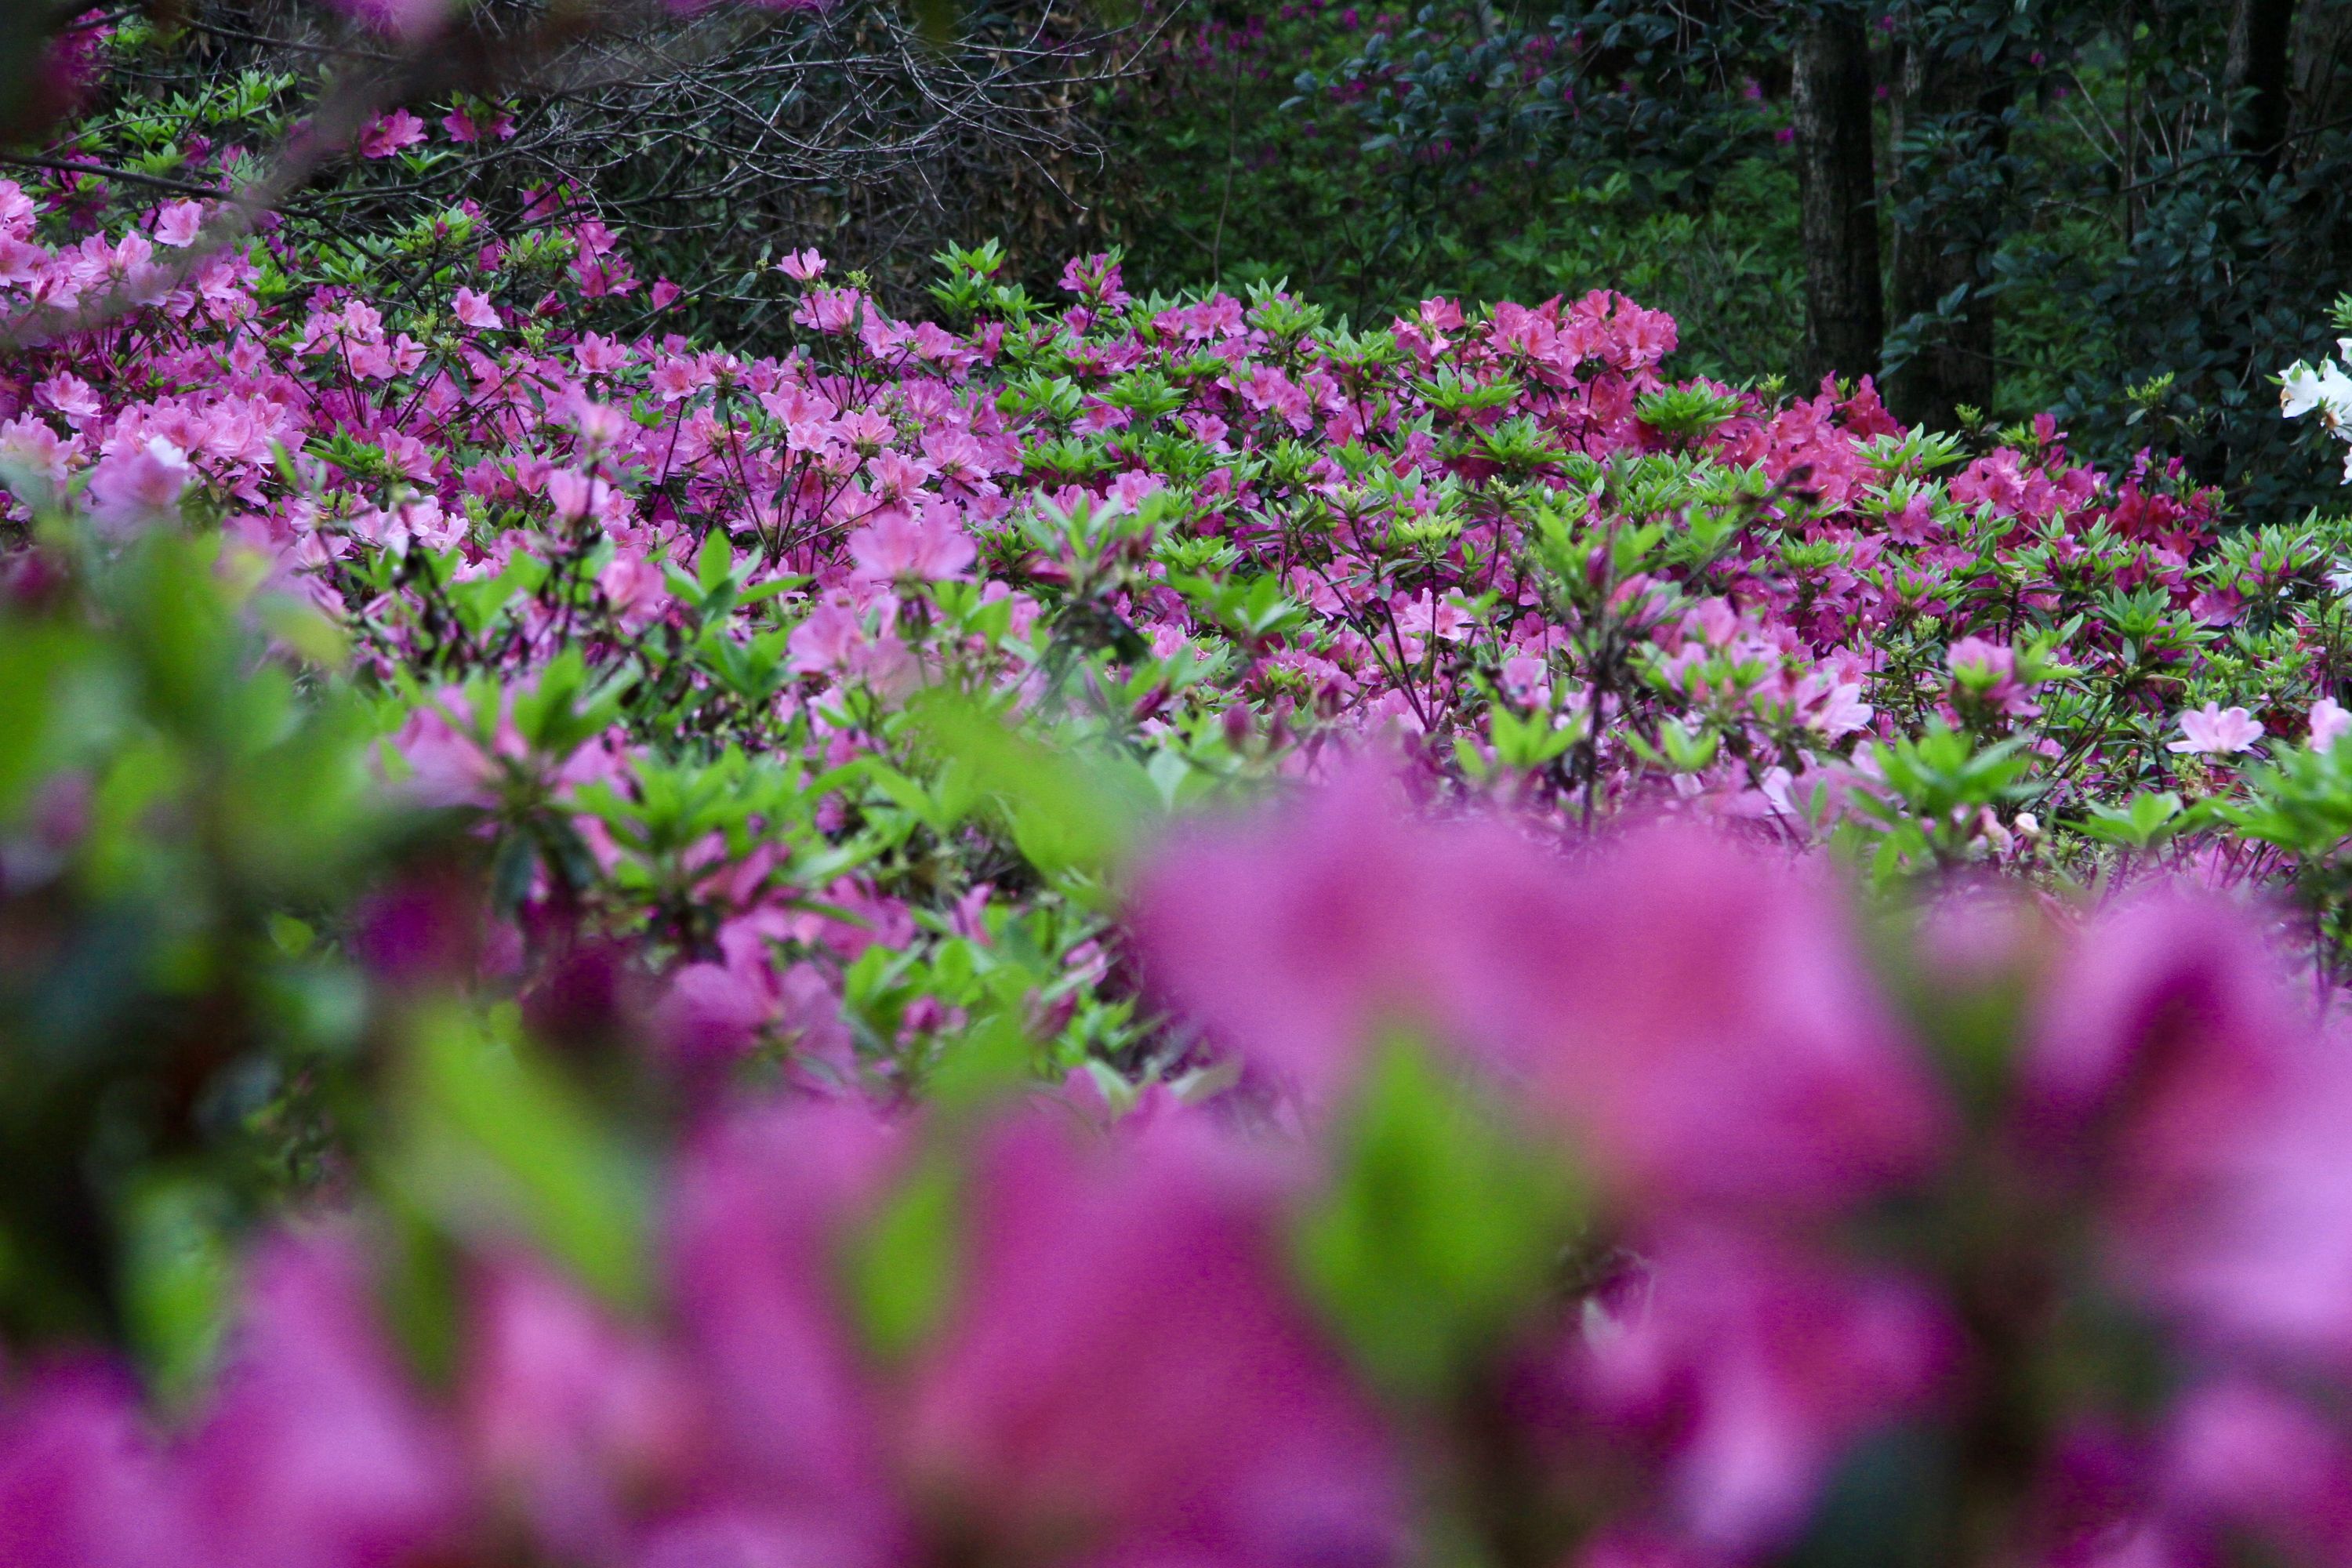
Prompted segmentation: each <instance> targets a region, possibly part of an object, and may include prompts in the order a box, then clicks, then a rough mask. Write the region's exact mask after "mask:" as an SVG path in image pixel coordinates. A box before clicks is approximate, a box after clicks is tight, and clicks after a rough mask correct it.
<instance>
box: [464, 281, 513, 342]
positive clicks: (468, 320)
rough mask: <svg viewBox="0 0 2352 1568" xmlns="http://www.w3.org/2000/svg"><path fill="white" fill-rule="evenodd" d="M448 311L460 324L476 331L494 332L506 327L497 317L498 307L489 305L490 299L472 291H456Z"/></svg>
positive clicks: (485, 295) (476, 291)
mask: <svg viewBox="0 0 2352 1568" xmlns="http://www.w3.org/2000/svg"><path fill="white" fill-rule="evenodd" d="M450 310H451V313H453V314H454V315H456V317H457V320H458V321H459V323H460V324H462V325H465V326H468V327H472V328H473V329H475V330H476V331H485V332H488V331H497V330H498V329H499V328H501V327H503V326H505V325H506V322H505V321H503V320H501V319H500V318H499V309H498V307H497V306H496V305H493V304H491V303H490V297H489V296H488V295H487V294H484V293H480V292H478V290H475V289H458V290H457V296H456V298H455V299H453V300H451V301H450Z"/></svg>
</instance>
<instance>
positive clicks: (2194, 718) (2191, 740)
mask: <svg viewBox="0 0 2352 1568" xmlns="http://www.w3.org/2000/svg"><path fill="white" fill-rule="evenodd" d="M2180 734H2181V738H2180V739H2179V740H2178V741H2172V742H2168V743H2167V744H2166V746H2165V750H2166V751H2168V752H2198V753H2200V754H2201V755H2205V756H2216V757H2220V756H2228V755H2230V754H2231V753H2232V752H2244V751H2251V750H2252V748H2253V744H2254V742H2256V741H2259V740H2261V739H2262V738H2263V726H2262V721H2260V720H2258V719H2256V718H2255V717H2254V716H2253V715H2252V714H2251V713H2248V712H2247V711H2246V710H2244V709H2242V708H2224V707H2222V706H2221V704H2220V703H2218V702H2208V703H2207V704H2205V706H2204V707H2202V708H2194V709H2191V710H2189V711H2188V712H2185V713H2183V714H2181V716H2180Z"/></svg>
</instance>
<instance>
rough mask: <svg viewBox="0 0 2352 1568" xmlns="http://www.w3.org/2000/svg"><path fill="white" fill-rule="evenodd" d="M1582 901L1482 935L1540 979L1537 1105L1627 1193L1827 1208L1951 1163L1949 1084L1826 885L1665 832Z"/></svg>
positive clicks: (1672, 1203) (1642, 841) (1588, 881)
mask: <svg viewBox="0 0 2352 1568" xmlns="http://www.w3.org/2000/svg"><path fill="white" fill-rule="evenodd" d="M1569 898H1570V902H1569V904H1568V905H1567V906H1566V908H1565V909H1564V910H1563V913H1564V915H1565V918H1563V919H1559V920H1558V921H1555V922H1553V923H1551V924H1549V925H1543V924H1538V923H1536V922H1535V921H1530V920H1527V919H1525V918H1521V919H1519V920H1517V921H1515V922H1514V923H1513V924H1509V925H1504V926H1502V927H1501V929H1500V930H1497V931H1496V933H1495V934H1494V936H1492V937H1490V939H1489V940H1490V941H1493V942H1496V946H1497V949H1498V951H1499V952H1504V953H1510V954H1513V955H1514V956H1515V957H1516V961H1517V964H1519V965H1524V966H1526V967H1527V968H1528V971H1529V974H1528V979H1527V980H1526V981H1525V982H1524V983H1523V984H1524V986H1525V988H1526V990H1527V993H1528V994H1527V999H1526V1000H1525V1001H1524V1002H1523V1003H1520V1004H1519V1005H1520V1006H1521V1007H1523V1008H1524V1009H1525V1011H1526V1013H1527V1014H1528V1016H1529V1017H1530V1023H1531V1029H1539V1030H1540V1037H1539V1045H1538V1048H1537V1051H1536V1054H1535V1055H1534V1056H1533V1057H1532V1058H1531V1059H1529V1061H1528V1063H1527V1070H1528V1075H1529V1077H1530V1078H1531V1079H1532V1080H1533V1085H1532V1087H1533V1091H1534V1094H1535V1096H1536V1098H1537V1100H1538V1101H1539V1102H1540V1103H1542V1104H1544V1105H1546V1106H1548V1107H1549V1108H1550V1110H1552V1111H1553V1113H1554V1114H1556V1115H1558V1116H1559V1118H1561V1120H1562V1121H1563V1123H1564V1125H1565V1126H1566V1127H1567V1128H1568V1129H1569V1130H1570V1131H1571V1132H1572V1133H1573V1134H1574V1136H1575V1138H1576V1140H1577V1147H1578V1150H1579V1152H1580V1154H1581V1155H1582V1156H1583V1157H1584V1158H1587V1159H1590V1160H1591V1162H1592V1163H1594V1165H1595V1166H1596V1167H1597V1168H1598V1170H1600V1171H1601V1173H1605V1174H1606V1175H1608V1176H1609V1177H1611V1178H1612V1181H1613V1183H1614V1184H1616V1185H1617V1186H1618V1187H1619V1188H1620V1190H1621V1191H1622V1192H1623V1193H1624V1194H1628V1195H1629V1196H1630V1197H1631V1198H1633V1200H1634V1201H1636V1202H1638V1203H1639V1204H1641V1205H1645V1206H1660V1205H1664V1206H1666V1207H1673V1208H1680V1207H1683V1206H1685V1205H1696V1206H1702V1207H1715V1206H1718V1205H1721V1206H1726V1207H1729V1208H1734V1209H1740V1210H1748V1209H1754V1208H1757V1207H1759V1206H1760V1207H1767V1208H1775V1207H1782V1206H1794V1207H1799V1208H1815V1207H1823V1206H1832V1205H1841V1204H1844V1203H1847V1202H1850V1201H1852V1200H1853V1199H1856V1198H1859V1197H1861V1196H1864V1195H1865V1194H1871V1193H1874V1192H1876V1191H1879V1190H1882V1189H1884V1188H1885V1187H1886V1186H1888V1185H1889V1184H1896V1183H1900V1182H1902V1181H1905V1180H1907V1179H1909V1178H1911V1177H1914V1176H1916V1175H1918V1174H1920V1173H1923V1172H1924V1171H1926V1170H1927V1169H1928V1168H1929V1167H1931V1166H1932V1165H1933V1164H1934V1163H1935V1162H1936V1160H1937V1158H1938V1157H1939V1155H1940V1153H1941V1152H1942V1149H1943V1146H1944V1144H1945V1142H1946V1139H1947V1137H1948V1132H1949V1131H1950V1128H1949V1111H1948V1107H1947V1106H1946V1105H1945V1103H1944V1101H1943V1099H1942V1097H1941V1094H1940V1090H1939V1087H1938V1085H1937V1082H1936V1081H1935V1079H1933V1078H1932V1076H1931V1075H1930V1074H1929V1073H1928V1072H1927V1068H1926V1065H1925V1063H1924V1062H1923V1061H1922V1060H1921V1059H1920V1058H1919V1057H1918V1056H1917V1055H1916V1050H1915V1047H1913V1046H1912V1044H1911V1042H1910V1041H1909V1040H1907V1039H1906V1037H1904V1035H1903V1034H1902V1032H1901V1031H1900V1029H1899V1028H1898V1026H1896V1023H1895V1017H1894V1016H1893V1014H1892V1012H1891V1011H1890V1010H1889V1008H1888V1006H1887V1005H1886V1003H1885V1000H1884V999H1883V998H1882V997H1881V995H1880V994H1879V993H1878V990H1877V987H1876V986H1875V984H1874V982H1873V980H1872V976H1871V973H1870V971H1869V969H1868V967H1867V966H1866V965H1865V964H1864V962H1863V959H1862V956H1861V953H1860V952H1859V950H1858V948H1857V945H1856V942H1855V939H1854V934H1853V931H1852V929H1851V924H1850V921H1849V920H1848V917H1847V914H1846V911H1845V910H1844V909H1843V906H1842V904H1841V902H1840V900H1838V899H1837V897H1836V896H1835V895H1834V893H1833V892H1832V889H1829V888H1828V887H1826V886H1824V885H1823V884H1822V882H1821V881H1820V880H1819V879H1818V878H1817V877H1808V876H1802V875H1799V874H1797V873H1794V872H1790V871H1789V870H1785V869H1780V868H1773V867H1770V866H1769V865H1766V864H1765V863H1763V862H1761V861H1759V860H1757V859H1753V858H1749V857H1748V856H1746V855H1744V854H1742V853H1740V852H1739V851H1738V850H1736V849H1734V848H1732V847H1730V846H1729V845H1727V844H1726V843H1724V842H1722V841H1719V840H1713V839H1708V838H1706V837H1700V836H1698V835H1696V834H1693V833H1689V832H1687V831H1685V832H1675V833H1665V832H1660V833H1653V834H1648V835H1641V836H1637V837H1633V838H1632V839H1630V840H1628V841H1626V842H1625V843H1623V844H1622V845H1620V846H1617V847H1612V849H1611V850H1610V851H1609V852H1608V853H1606V854H1604V855H1603V856H1601V858H1599V859H1598V860H1597V861H1596V862H1595V863H1594V864H1593V865H1592V866H1591V868H1590V869H1589V870H1587V871H1585V872H1584V873H1583V874H1582V875H1580V877H1578V878H1577V879H1576V880H1575V882H1574V884H1573V886H1572V889H1571V890H1570V895H1569ZM1495 967H1502V965H1490V972H1491V970H1492V968H1495ZM1487 994H1488V995H1489V996H1500V995H1502V994H1507V989H1506V987H1504V986H1503V985H1500V984H1490V985H1489V987H1488V989H1487ZM1536 1020H1540V1023H1538V1022H1536Z"/></svg>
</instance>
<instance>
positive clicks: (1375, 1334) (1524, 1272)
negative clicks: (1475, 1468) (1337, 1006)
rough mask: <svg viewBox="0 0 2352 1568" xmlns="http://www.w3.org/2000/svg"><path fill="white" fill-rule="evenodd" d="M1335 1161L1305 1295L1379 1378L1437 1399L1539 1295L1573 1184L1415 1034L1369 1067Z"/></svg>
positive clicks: (1306, 1257) (1570, 1228)
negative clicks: (1479, 1099) (1438, 1060)
mask: <svg viewBox="0 0 2352 1568" xmlns="http://www.w3.org/2000/svg"><path fill="white" fill-rule="evenodd" d="M1338 1160H1339V1165H1338V1170H1337V1173H1336V1175H1335V1177H1334V1180H1333V1184H1332V1186H1331V1189H1330V1191H1329V1193H1328V1195H1327V1196H1326V1198H1325V1199H1324V1201H1323V1202H1322V1204H1321V1205H1319V1206H1318V1208H1317V1209H1316V1210H1315V1211H1314V1212H1313V1213H1312V1214H1311V1215H1309V1216H1308V1217H1307V1220H1306V1221H1305V1222H1304V1224H1303V1226H1301V1229H1300V1231H1299V1234H1298V1237H1297V1258H1298V1264H1299V1268H1300V1269H1301V1271H1302V1273H1303V1274H1304V1276H1305V1279H1306V1282H1307V1289H1308V1292H1309V1294H1310V1295H1311V1296H1312V1297H1313V1299H1314V1300H1316V1301H1317V1302H1318V1303H1319V1304H1320V1306H1321V1307H1322V1309H1323V1310H1324V1311H1325V1313H1326V1314H1327V1315H1328V1317H1329V1318H1330V1319H1331V1321H1333V1322H1335V1323H1336V1324H1338V1325H1339V1329H1340V1330H1341V1331H1342V1332H1343V1333H1344V1334H1345V1335H1346V1337H1347V1340H1348V1342H1349V1343H1350V1344H1351V1345H1352V1346H1353V1347H1354V1349H1355V1351H1356V1352H1357V1353H1358V1355H1359V1356H1360V1357H1361V1359H1362V1360H1363V1362H1364V1363H1365V1364H1366V1365H1367V1366H1368V1367H1369V1368H1370V1370H1371V1371H1372V1372H1373V1373H1374V1374H1375V1375H1376V1376H1377V1377H1379V1378H1380V1379H1381V1381H1382V1382H1383V1383H1385V1384H1389V1385H1390V1386H1391V1387H1392V1388H1395V1389H1397V1390H1399V1391H1400V1392H1402V1393H1405V1394H1412V1395H1418V1396H1423V1397H1429V1396H1433V1395H1435V1394H1439V1393H1441V1392H1442V1391H1443V1390H1444V1388H1445V1386H1446V1385H1447V1384H1448V1383H1449V1382H1450V1381H1451V1380H1452V1379H1454V1378H1455V1377H1457V1376H1459V1375H1460V1374H1461V1373H1464V1372H1465V1371H1466V1370H1467V1369H1468V1368H1469V1367H1471V1366H1473V1365H1475V1363H1476V1362H1477V1361H1478V1360H1479V1359H1480V1358H1481V1357H1482V1356H1484V1355H1486V1354H1487V1353H1488V1352H1491V1351H1492V1350H1493V1349H1494V1348H1495V1346H1496V1343H1497V1342H1498V1341H1499V1340H1500V1338H1501V1337H1502V1336H1503V1335H1504V1334H1505V1333H1506V1332H1507V1331H1508V1330H1509V1329H1510V1327H1511V1325H1512V1324H1513V1323H1514V1322H1515V1321H1517V1319H1518V1317H1519V1316H1520V1314H1521V1313H1522V1312H1523V1311H1525V1310H1527V1309H1528V1308H1529V1307H1531V1306H1532V1305H1534V1304H1535V1303H1536V1302H1537V1301H1538V1300H1540V1299H1541V1298H1542V1296H1543V1294H1544V1291H1545V1289H1546V1286H1547V1283H1548V1281H1549V1279H1550V1278H1551V1275H1552V1271H1553V1269H1554V1268H1555V1266H1556V1265H1557V1263H1558V1262H1559V1258H1560V1257H1561V1256H1562V1253H1563V1250H1564V1248H1565V1247H1566V1246H1567V1244H1568V1243H1569V1241H1570V1239H1572V1237H1573V1235H1574V1232H1575V1229H1576V1224H1577V1221H1578V1218H1579V1215H1580V1202H1579V1199H1578V1194H1577V1191H1576V1187H1575V1184H1574V1183H1573V1181H1572V1180H1571V1177H1570V1173H1569V1171H1568V1170H1567V1169H1566V1168H1565V1166H1564V1165H1563V1164H1562V1163H1560V1162H1559V1160H1558V1159H1557V1158H1556V1157H1554V1156H1552V1155H1550V1154H1549V1153H1547V1152H1542V1151H1539V1150H1538V1149H1536V1148H1535V1147H1533V1146H1531V1145H1530V1144H1529V1143H1528V1142H1524V1141H1523V1140H1522V1139H1520V1138H1519V1137H1518V1136H1517V1134H1516V1132H1515V1131H1514V1130H1512V1129H1510V1128H1509V1127H1507V1126H1506V1125H1505V1124H1504V1123H1503V1122H1502V1121H1500V1120H1499V1119H1498V1117H1497V1114H1496V1109H1495V1108H1493V1107H1490V1106H1487V1105H1484V1104H1481V1103H1478V1102H1477V1101H1476V1100H1474V1099H1473V1098H1472V1097H1471V1094H1470V1092H1469V1091H1468V1089H1466V1087H1465V1085H1463V1084H1462V1083H1461V1082H1459V1081H1458V1080H1457V1079H1454V1077H1453V1076H1452V1075H1450V1074H1448V1073H1447V1072H1445V1071H1444V1069H1443V1068H1440V1067H1439V1066H1438V1065H1437V1064H1436V1063H1434V1062H1433V1060H1432V1059H1431V1058H1430V1056H1429V1054H1428V1052H1427V1051H1425V1050H1424V1049H1423V1048H1422V1047H1419V1046H1418V1045H1417V1044H1416V1043H1414V1042H1412V1041H1411V1040H1407V1039H1396V1040H1392V1041H1391V1042H1390V1044H1389V1045H1388V1046H1387V1047H1385V1048H1384V1049H1383V1050H1381V1052H1380V1053H1379V1055H1378V1056H1377V1057H1376V1058H1374V1059H1373V1061H1372V1063H1371V1064H1370V1068H1369V1070H1368V1072H1367V1075H1366V1078H1365V1080H1364V1082H1363V1084H1362V1086H1361V1088H1360V1090H1359V1093H1358V1098H1357V1100H1356V1103H1355V1106H1354V1109H1353V1113H1352V1115H1351V1116H1350V1117H1349V1120H1348V1121H1347V1122H1346V1123H1345V1125H1344V1127H1343V1128H1342V1130H1341V1133H1340V1138H1339V1154H1338Z"/></svg>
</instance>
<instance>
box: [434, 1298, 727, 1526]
mask: <svg viewBox="0 0 2352 1568" xmlns="http://www.w3.org/2000/svg"><path fill="white" fill-rule="evenodd" d="M473 1298H474V1300H473V1313H472V1324H471V1327H472V1330H473V1332H472V1335H471V1344H470V1346H469V1354H468V1356H467V1363H466V1368H465V1373H466V1375H465V1381H464V1384H463V1390H462V1393H463V1405H462V1419H463V1424H464V1427H465V1445H466V1446H465V1452H466V1455H467V1459H468V1460H469V1462H470V1463H471V1464H473V1465H474V1466H476V1467H478V1473H479V1475H480V1477H481V1478H482V1479H485V1480H487V1481H488V1482H489V1484H490V1485H491V1486H492V1487H494V1488H495V1489H497V1490H498V1491H499V1492H500V1493H501V1494H503V1495H507V1496H511V1497H516V1498H518V1499H519V1500H520V1504H521V1510H522V1512H523V1513H524V1514H525V1515H526V1517H528V1519H529V1520H530V1522H531V1524H532V1525H533V1526H534V1527H535V1530H536V1532H537V1535H538V1539H539V1540H540V1541H541V1542H542V1543H544V1544H545V1545H546V1546H548V1547H550V1548H551V1549H552V1550H553V1551H554V1552H555V1553H556V1554H558V1555H561V1556H563V1557H567V1558H570V1559H572V1560H574V1561H579V1562H593V1561H610V1560H612V1559H614V1558H615V1557H617V1556H618V1555H620V1552H619V1548H620V1547H621V1546H622V1544H623V1543H624V1542H625V1540H626V1538H627V1535H628V1532H629V1521H628V1520H627V1517H626V1513H625V1508H626V1504H627V1501H628V1499H627V1497H626V1492H627V1491H628V1490H629V1489H632V1488H634V1487H635V1486H642V1485H645V1484H647V1483H655V1484H660V1483H667V1484H670V1485H676V1484H677V1483H678V1482H680V1481H682V1480H684V1479H687V1474H688V1470H689V1467H690V1462H691V1458H692V1455H693V1451H694V1447H695V1441H694V1423H695V1418H696V1416H697V1415H698V1409H697V1400H696V1394H695V1391H694V1390H693V1389H692V1388H691V1387H690V1385H689V1384H688V1381H687V1379H686V1378H685V1376H684V1375H683V1371H682V1369H681V1368H680V1367H679V1366H678V1365H677V1362H676V1360H675V1359H674V1358H673V1357H671V1356H670V1355H668V1354H667V1353H666V1352H664V1350H663V1349H662V1348H661V1347H659V1346H657V1345H656V1344H654V1343H652V1342H649V1341H648V1340H647V1339H646V1337H644V1336H643V1335H642V1334H641V1333H639V1332H636V1331H632V1330H631V1329H630V1328H627V1327H625V1326H624V1325H622V1324H621V1323H618V1322H616V1321H613V1320H612V1318H611V1317H609V1316H608V1315H607V1314H606V1313H605V1312H604V1311H603V1310H599V1308H598V1307H597V1306H596V1305H595V1304H594V1303H593V1302H591V1301H589V1300H585V1299H584V1298H583V1296H582V1295H581V1293H580V1292H579V1290H578V1289H577V1288H576V1287H574V1286H573V1285H572V1284H571V1282H570V1281H568V1280H566V1279H562V1278H561V1277H560V1276H558V1275H556V1274H555V1273H553V1272H552V1271H551V1270H550V1269H548V1268H546V1267H545V1266H544V1265H541V1264H539V1263H537V1262H534V1261H530V1260H526V1259H523V1258H498V1259H496V1260H494V1261H493V1262H492V1263H491V1264H490V1265H489V1266H488V1268H485V1269H484V1270H483V1277H482V1278H481V1279H480V1280H479V1281H478V1285H477V1288H476V1289H475V1290H474V1292H473Z"/></svg>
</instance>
